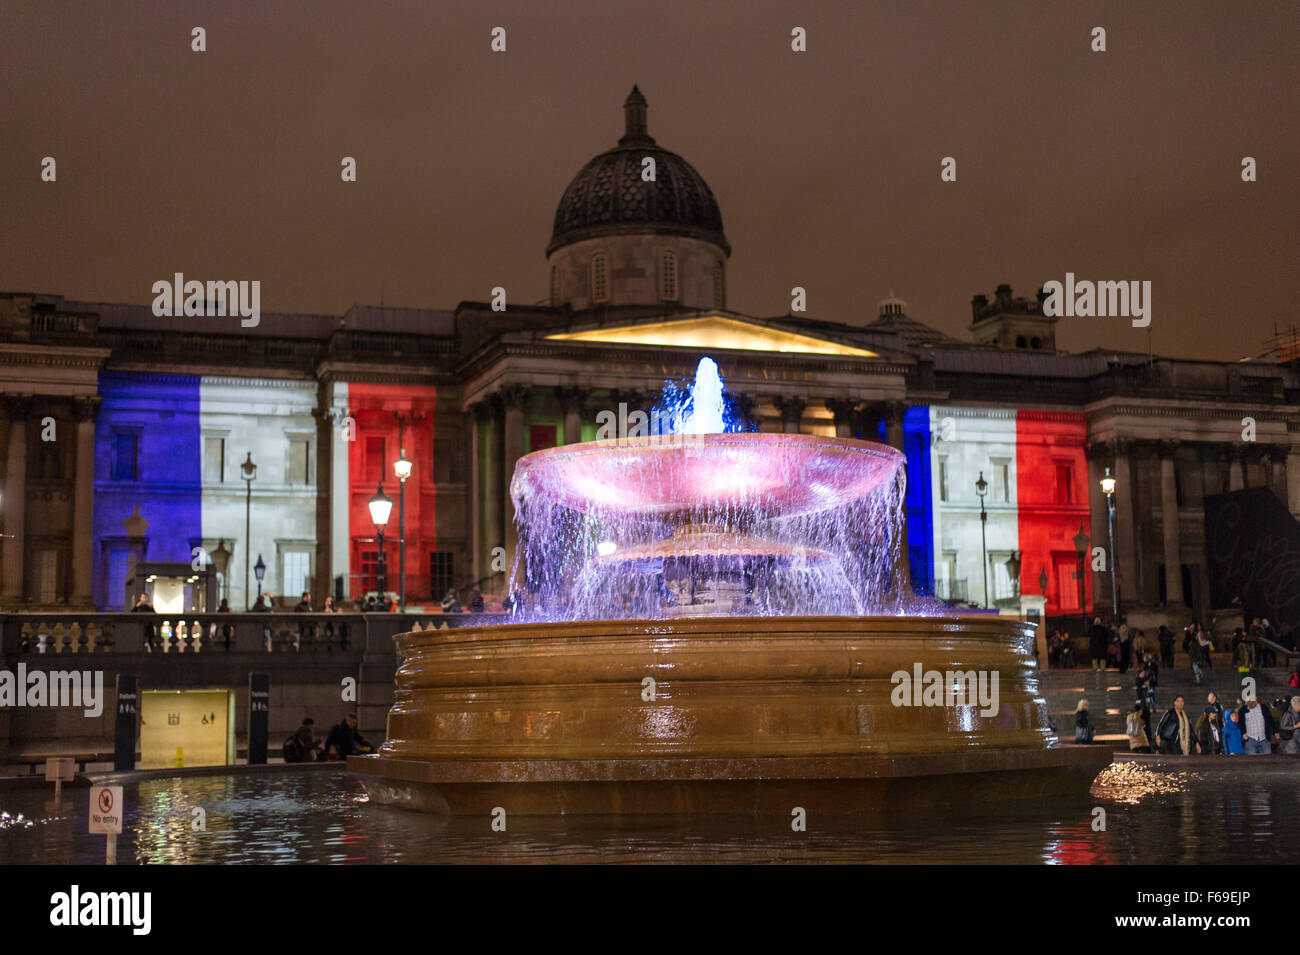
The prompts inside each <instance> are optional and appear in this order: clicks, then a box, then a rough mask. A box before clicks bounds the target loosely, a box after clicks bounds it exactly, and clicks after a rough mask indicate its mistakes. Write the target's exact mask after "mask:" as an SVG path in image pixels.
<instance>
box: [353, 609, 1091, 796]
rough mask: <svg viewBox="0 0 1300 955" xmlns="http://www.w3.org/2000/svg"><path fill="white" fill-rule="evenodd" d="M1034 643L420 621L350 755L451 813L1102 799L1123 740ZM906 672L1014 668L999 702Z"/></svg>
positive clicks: (1007, 627)
mask: <svg viewBox="0 0 1300 955" xmlns="http://www.w3.org/2000/svg"><path fill="white" fill-rule="evenodd" d="M1032 639H1033V628H1032V627H1031V626H1029V625H1027V624H1023V623H1020V622H1019V621H1016V620H1012V619H1008V618H999V617H992V616H978V617H976V616H972V617H962V618H957V617H954V618H917V617H866V618H864V617H768V618H754V617H696V618H680V619H672V620H653V621H651V620H614V621H591V622H581V623H566V624H516V625H507V626H492V627H477V628H459V629H456V630H440V631H424V632H416V633H408V634H402V635H400V636H398V637H397V638H396V640H397V644H398V651H399V654H400V656H401V658H402V660H403V662H402V665H401V667H400V668H399V669H398V672H397V692H396V702H395V704H394V706H393V708H392V710H391V711H390V713H389V717H388V740H387V741H386V742H385V743H384V745H383V746H382V747H381V749H380V752H379V755H377V756H370V757H353V758H352V759H350V760H349V761H348V769H349V770H350V771H352V772H354V773H357V774H359V775H360V776H361V778H362V781H363V783H364V785H365V786H366V789H367V790H368V792H369V793H370V795H371V798H372V799H374V800H375V801H376V802H380V803H386V804H392V805H400V806H408V807H411V808H416V809H423V810H427V811H434V812H443V813H453V814H483V815H487V814H490V813H491V812H492V810H493V809H494V808H495V807H498V806H500V807H503V808H504V809H505V810H506V812H507V813H508V814H509V813H524V814H554V813H678V812H737V811H759V812H780V813H783V814H789V813H790V811H791V809H792V808H793V807H795V806H800V807H803V808H804V809H805V810H807V811H808V812H814V811H820V812H855V811H876V810H880V809H884V808H888V807H898V806H906V805H932V806H933V805H955V804H964V803H970V802H975V801H987V800H1004V799H1013V798H1021V799H1023V798H1030V799H1032V798H1039V797H1059V796H1063V795H1068V794H1075V795H1078V796H1082V795H1083V794H1085V793H1086V792H1087V791H1088V787H1089V784H1090V782H1091V780H1092V779H1093V777H1094V776H1095V775H1096V774H1097V773H1098V772H1100V771H1101V769H1102V768H1104V767H1105V766H1106V765H1107V764H1108V763H1109V762H1110V753H1109V751H1108V750H1107V749H1106V748H1103V747H1098V748H1091V747H1073V746H1058V745H1055V739H1054V737H1053V735H1052V733H1051V730H1050V728H1049V726H1048V723H1047V709H1046V702H1045V701H1044V700H1043V699H1042V697H1041V696H1040V695H1039V693H1038V670H1037V667H1036V665H1035V663H1034V660H1033V656H1032V652H1031V646H1032ZM918 668H919V669H918ZM900 671H902V672H905V673H908V674H909V675H910V674H913V673H918V672H919V673H926V672H939V673H943V674H946V675H947V676H949V677H950V676H952V675H953V674H957V673H961V672H969V673H972V674H980V673H982V674H984V675H985V676H986V677H991V675H992V674H996V675H997V690H998V692H997V700H996V701H995V702H994V701H990V700H988V699H986V700H984V701H977V700H971V701H960V700H952V699H949V700H948V701H946V704H945V703H941V704H940V705H915V704H917V703H922V702H923V701H922V699H921V694H920V693H919V692H917V693H915V694H911V693H909V694H907V695H902V694H900V693H899V692H897V687H896V682H895V679H894V675H895V674H896V673H898V672H900ZM949 682H951V681H949ZM988 683H991V680H986V685H987V684H988ZM899 703H901V704H902V705H896V704H899Z"/></svg>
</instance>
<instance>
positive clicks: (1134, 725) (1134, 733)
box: [1124, 700, 1151, 753]
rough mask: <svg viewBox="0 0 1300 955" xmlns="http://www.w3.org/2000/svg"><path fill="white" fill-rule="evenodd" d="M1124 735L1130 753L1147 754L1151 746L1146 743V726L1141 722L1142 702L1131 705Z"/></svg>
mask: <svg viewBox="0 0 1300 955" xmlns="http://www.w3.org/2000/svg"><path fill="white" fill-rule="evenodd" d="M1124 733H1125V735H1126V736H1128V749H1129V752H1130V753H1149V752H1151V744H1150V743H1149V742H1148V741H1147V730H1146V725H1145V724H1144V723H1143V720H1142V700H1138V701H1137V702H1136V703H1134V704H1133V709H1131V710H1129V714H1128V719H1127V720H1126V722H1125V727H1124Z"/></svg>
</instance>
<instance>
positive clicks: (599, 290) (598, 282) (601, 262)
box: [591, 252, 609, 302]
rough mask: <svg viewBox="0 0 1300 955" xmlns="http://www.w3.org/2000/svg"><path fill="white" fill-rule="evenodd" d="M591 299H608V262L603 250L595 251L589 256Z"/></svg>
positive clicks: (599, 300)
mask: <svg viewBox="0 0 1300 955" xmlns="http://www.w3.org/2000/svg"><path fill="white" fill-rule="evenodd" d="M591 300H592V301H593V302H608V301H609V262H608V261H607V260H606V258H605V253H604V252H597V253H596V254H595V255H593V256H592V257H591Z"/></svg>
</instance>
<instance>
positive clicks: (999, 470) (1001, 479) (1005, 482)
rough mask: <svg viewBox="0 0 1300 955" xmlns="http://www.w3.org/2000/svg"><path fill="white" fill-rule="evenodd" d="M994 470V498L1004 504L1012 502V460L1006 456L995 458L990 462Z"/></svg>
mask: <svg viewBox="0 0 1300 955" xmlns="http://www.w3.org/2000/svg"><path fill="white" fill-rule="evenodd" d="M989 464H990V465H991V468H992V471H993V500H994V501H995V502H1000V503H1002V504H1010V503H1011V462H1010V461H1008V460H1007V459H1006V458H994V459H993V460H992V461H990V462H989Z"/></svg>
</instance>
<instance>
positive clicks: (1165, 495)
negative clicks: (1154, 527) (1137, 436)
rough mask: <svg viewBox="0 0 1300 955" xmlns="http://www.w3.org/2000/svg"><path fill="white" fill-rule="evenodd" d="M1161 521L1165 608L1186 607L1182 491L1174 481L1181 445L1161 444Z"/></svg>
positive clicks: (1172, 443)
mask: <svg viewBox="0 0 1300 955" xmlns="http://www.w3.org/2000/svg"><path fill="white" fill-rule="evenodd" d="M1159 450H1160V519H1161V524H1162V526H1163V530H1164V541H1165V605H1166V606H1168V607H1179V608H1182V607H1183V558H1182V549H1181V547H1180V546H1179V543H1180V542H1179V522H1178V489H1177V486H1176V483H1175V479H1174V453H1175V452H1176V451H1177V450H1178V442H1176V441H1161V442H1160V444H1159Z"/></svg>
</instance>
